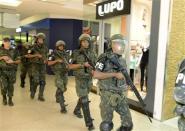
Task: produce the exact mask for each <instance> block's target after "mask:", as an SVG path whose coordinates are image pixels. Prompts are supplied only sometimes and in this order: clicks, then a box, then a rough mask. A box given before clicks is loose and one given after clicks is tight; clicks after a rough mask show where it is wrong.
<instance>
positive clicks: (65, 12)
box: [0, 0, 152, 33]
mask: <svg viewBox="0 0 185 131" xmlns="http://www.w3.org/2000/svg"><path fill="white" fill-rule="evenodd" d="M101 1H105V0H22V3H21V4H20V5H19V6H18V7H10V6H2V5H0V12H6V13H15V14H20V20H21V22H22V23H23V24H22V23H21V24H22V25H24V24H28V23H32V22H34V21H38V20H41V19H43V18H76V19H86V20H92V19H93V20H95V11H96V10H95V6H91V5H92V3H97V2H101ZM135 1H137V2H140V3H143V4H145V5H151V2H152V0H135ZM90 4H91V5H90ZM39 18H40V19H39ZM5 30H6V29H3V28H0V33H1V32H2V31H3V32H5Z"/></svg>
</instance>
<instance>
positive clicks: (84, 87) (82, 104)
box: [72, 35, 96, 128]
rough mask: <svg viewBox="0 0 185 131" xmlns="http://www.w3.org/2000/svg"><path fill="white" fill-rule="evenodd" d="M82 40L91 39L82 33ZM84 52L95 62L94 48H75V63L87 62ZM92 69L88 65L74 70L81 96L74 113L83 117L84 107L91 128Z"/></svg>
mask: <svg viewBox="0 0 185 131" xmlns="http://www.w3.org/2000/svg"><path fill="white" fill-rule="evenodd" d="M83 37H84V39H83ZM81 38H82V39H81ZM80 40H88V41H89V39H88V38H86V35H81V37H80ZM89 44H90V41H89ZM82 52H84V53H85V54H86V55H87V56H88V57H89V58H90V59H91V60H92V62H94V63H95V61H96V56H95V53H94V52H92V50H90V49H83V50H81V49H79V50H75V51H74V52H73V54H72V62H73V64H84V63H85V62H87V60H86V58H85V56H84V54H83V53H82ZM91 71H92V69H91V68H86V67H81V68H79V69H76V70H74V75H75V82H76V93H77V95H78V97H79V100H78V103H77V105H76V107H75V110H74V114H75V115H76V116H77V117H79V118H81V117H82V116H81V111H80V109H81V108H82V111H83V114H84V119H85V124H86V126H87V127H89V128H91V127H93V123H92V118H91V115H90V110H89V99H88V94H89V92H90V89H91V87H92V86H93V84H92V74H91Z"/></svg>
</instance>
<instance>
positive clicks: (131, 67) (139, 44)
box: [84, 0, 152, 101]
mask: <svg viewBox="0 0 185 131" xmlns="http://www.w3.org/2000/svg"><path fill="white" fill-rule="evenodd" d="M91 5H92V4H91ZM131 5H132V6H131V14H130V15H125V16H123V15H122V16H117V17H112V18H109V19H104V20H99V21H97V20H95V12H90V13H89V15H88V12H85V13H84V14H85V15H84V16H86V17H85V19H86V18H87V19H88V22H86V24H84V27H90V29H91V33H92V36H93V35H94V34H93V32H97V33H96V34H95V36H96V38H98V39H96V40H97V41H96V44H97V46H98V47H97V48H96V52H97V54H101V53H103V51H105V49H106V47H107V44H108V42H109V40H110V37H111V36H112V35H114V34H122V35H124V36H125V37H126V39H127V41H128V46H127V50H126V52H125V54H124V55H123V57H125V59H126V60H127V66H128V71H129V72H130V76H131V78H132V80H133V82H134V85H135V86H136V87H137V89H138V91H139V93H140V95H141V97H142V98H143V99H144V98H145V97H146V94H147V76H148V74H147V73H148V71H147V69H148V60H147V59H148V58H149V53H148V52H149V45H150V28H151V15H152V1H148V0H133V1H132V4H131ZM84 8H89V9H90V10H92V9H93V5H92V6H90V5H85V7H84ZM94 10H95V7H94ZM94 21H96V22H95V23H96V25H97V26H92V25H93V24H92V23H93V22H94ZM87 23H90V24H87ZM98 28H99V29H98ZM99 37H100V38H99ZM102 43H104V44H102ZM99 46H101V47H99ZM98 52H99V53H98ZM143 57H144V58H143ZM128 98H129V99H130V100H131V101H138V100H137V98H136V96H135V94H134V92H133V91H132V90H129V91H128Z"/></svg>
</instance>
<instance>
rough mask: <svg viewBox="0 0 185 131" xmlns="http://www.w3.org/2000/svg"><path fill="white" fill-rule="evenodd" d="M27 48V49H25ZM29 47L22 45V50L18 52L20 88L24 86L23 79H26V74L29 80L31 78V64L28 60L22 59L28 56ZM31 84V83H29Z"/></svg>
mask: <svg viewBox="0 0 185 131" xmlns="http://www.w3.org/2000/svg"><path fill="white" fill-rule="evenodd" d="M26 46H27V47H26ZM30 48H31V47H29V46H28V45H24V46H22V49H21V50H20V56H21V65H20V71H21V74H20V79H21V87H22V88H24V86H25V78H26V74H27V73H28V75H29V78H30V77H31V75H30V74H31V72H30V71H31V63H30V60H29V59H28V58H26V57H24V55H26V54H28V51H29V49H30ZM30 84H31V82H30Z"/></svg>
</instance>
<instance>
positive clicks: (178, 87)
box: [174, 59, 185, 131]
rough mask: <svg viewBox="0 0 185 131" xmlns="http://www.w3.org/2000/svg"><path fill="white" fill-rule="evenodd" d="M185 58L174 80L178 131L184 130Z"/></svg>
mask: <svg viewBox="0 0 185 131" xmlns="http://www.w3.org/2000/svg"><path fill="white" fill-rule="evenodd" d="M184 85H185V59H184V60H183V61H182V62H181V64H180V67H179V72H178V75H177V78H176V82H175V90H174V98H175V101H176V104H177V105H176V108H175V113H176V114H177V115H178V116H179V119H178V128H179V131H185V88H184Z"/></svg>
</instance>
